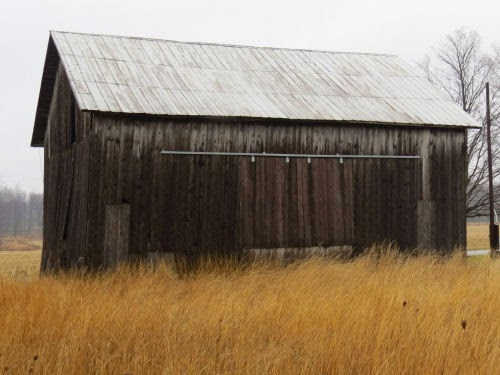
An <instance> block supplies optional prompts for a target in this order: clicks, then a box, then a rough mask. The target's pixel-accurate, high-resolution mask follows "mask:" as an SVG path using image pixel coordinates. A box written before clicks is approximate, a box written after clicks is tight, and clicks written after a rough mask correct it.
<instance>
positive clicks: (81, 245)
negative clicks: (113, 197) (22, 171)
mask: <svg viewBox="0 0 500 375" xmlns="http://www.w3.org/2000/svg"><path fill="white" fill-rule="evenodd" d="M91 129H92V115H91V114H90V113H83V112H80V110H79V109H78V106H77V104H76V103H75V100H74V97H73V95H72V92H71V88H70V86H69V82H68V80H67V78H66V74H65V73H64V71H63V69H62V68H61V66H59V68H58V72H57V77H56V83H55V88H54V95H53V97H52V103H51V109H50V112H49V117H48V121H47V129H46V135H45V145H44V151H45V157H44V160H45V161H44V164H45V168H44V234H43V252H42V264H41V269H42V270H49V269H54V268H59V267H69V266H72V265H76V264H77V263H78V261H79V259H81V258H83V259H84V258H85V257H87V251H88V245H89V243H88V236H87V225H88V220H87V205H88V201H89V198H91V194H89V190H88V183H89V179H88V176H89V155H90V142H89V138H88V136H89V134H90V132H91Z"/></svg>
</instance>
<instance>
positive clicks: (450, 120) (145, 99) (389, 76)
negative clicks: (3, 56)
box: [35, 31, 478, 128]
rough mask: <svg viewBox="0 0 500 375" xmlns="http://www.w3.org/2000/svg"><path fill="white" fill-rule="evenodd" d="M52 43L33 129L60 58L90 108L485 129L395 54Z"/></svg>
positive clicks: (127, 40)
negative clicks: (54, 61) (53, 61)
mask: <svg viewBox="0 0 500 375" xmlns="http://www.w3.org/2000/svg"><path fill="white" fill-rule="evenodd" d="M50 36H51V37H50V40H49V48H48V52H47V61H46V67H45V71H44V77H46V76H49V78H44V79H42V88H41V91H40V98H39V108H38V110H37V120H36V121H35V127H36V126H37V125H38V124H37V121H41V122H43V121H44V120H46V116H44V115H43V114H44V113H48V109H49V108H48V107H47V106H48V105H50V104H47V103H50V98H49V99H47V98H45V100H43V99H44V98H42V96H50V97H51V95H52V91H51V90H52V89H53V80H52V81H51V80H50V76H51V75H50V74H46V73H50V70H51V69H52V71H53V68H50V66H49V67H47V65H48V64H49V63H51V59H49V55H51V56H52V55H53V54H54V51H55V52H57V55H58V57H59V59H60V61H61V62H62V65H63V67H64V69H65V71H66V73H67V75H68V78H69V81H70V84H71V87H72V89H73V92H74V94H75V97H76V100H77V103H78V105H79V107H80V109H81V110H84V111H99V112H111V113H130V114H151V115H172V116H217V117H248V118H272V119H295V120H323V121H325V120H326V121H347V122H370V123H384V124H407V125H439V126H466V127H477V126H478V123H477V122H476V121H475V120H474V119H472V118H471V117H470V116H468V115H467V114H466V113H464V112H463V111H462V110H461V108H459V107H458V106H457V105H455V104H454V103H453V102H452V101H451V100H450V98H449V97H448V96H447V95H446V94H445V93H443V92H442V91H440V90H439V89H438V88H437V87H435V86H434V85H432V84H431V83H430V82H429V81H428V80H427V79H425V78H424V77H423V76H422V75H421V74H420V73H419V71H418V70H417V69H415V68H414V67H412V66H411V65H409V64H407V63H406V62H405V61H403V60H402V59H400V58H399V57H397V56H393V55H379V54H363V53H336V52H326V51H311V50H294V49H281V48H265V47H249V46H234V45H222V44H208V43H186V42H176V41H168V40H156V39H145V38H133V37H121V36H108V35H91V34H78V33H68V32H54V31H53V32H51V33H50ZM51 50H52V51H51ZM52 60H53V58H52ZM52 65H53V64H52ZM46 71H49V72H46ZM52 75H53V74H52ZM40 106H41V107H42V108H40ZM38 112H40V113H41V115H40V116H38V114H39V113H38ZM40 126H43V128H45V124H41V125H40Z"/></svg>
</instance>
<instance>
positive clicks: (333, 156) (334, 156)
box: [160, 150, 420, 163]
mask: <svg viewBox="0 0 500 375" xmlns="http://www.w3.org/2000/svg"><path fill="white" fill-rule="evenodd" d="M160 153H161V154H163V155H189V156H197V155H198V156H245V157H250V158H252V161H255V158H262V157H266V158H284V159H285V160H286V162H287V163H288V162H289V161H290V159H291V158H293V159H307V162H308V163H310V162H311V159H340V162H341V163H342V162H343V160H344V159H420V156H419V155H362V154H359V155H349V154H344V155H340V154H331V155H322V154H273V153H265V152H262V153H253V152H211V151H167V150H162V151H160Z"/></svg>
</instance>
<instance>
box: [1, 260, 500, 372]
mask: <svg viewBox="0 0 500 375" xmlns="http://www.w3.org/2000/svg"><path fill="white" fill-rule="evenodd" d="M499 288H500V266H499V265H498V264H497V262H495V261H490V260H489V258H488V257H485V258H483V259H474V260H467V259H464V258H463V257H462V256H459V255H457V256H454V257H451V258H449V259H442V258H436V257H433V256H422V257H418V258H415V257H414V258H404V257H401V256H399V255H397V254H395V253H391V252H388V253H385V254H382V255H380V254H378V255H374V254H371V255H367V256H364V257H361V258H358V259H356V260H354V261H351V262H340V261H327V260H324V259H310V260H308V261H305V262H299V263H295V264H291V265H288V266H279V265H269V264H268V265H265V264H263V265H255V266H251V267H248V268H246V269H238V268H231V267H226V268H225V267H220V268H215V269H214V268H213V267H207V269H206V270H201V271H199V272H198V273H196V274H193V275H190V276H184V277H180V276H178V275H176V274H175V273H173V272H172V271H171V270H170V269H169V267H168V266H167V265H160V266H159V267H156V268H155V269H148V268H143V269H135V270H133V269H130V268H121V269H119V270H117V271H115V272H110V273H106V274H101V275H97V276H96V275H94V276H87V277H82V276H81V275H71V274H68V275H60V276H51V277H41V278H39V279H32V280H26V279H21V280H19V279H16V278H14V277H11V276H7V277H5V276H4V277H1V278H0V372H3V373H6V374H27V373H39V374H89V373H90V374H241V373H244V374H342V373H349V374H366V373H370V374H372V373H373V374H406V373H421V374H443V373H444V374H474V373H478V374H493V373H498V368H499V366H500V318H499V313H500V289H499Z"/></svg>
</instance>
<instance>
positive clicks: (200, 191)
mask: <svg viewBox="0 0 500 375" xmlns="http://www.w3.org/2000/svg"><path fill="white" fill-rule="evenodd" d="M72 129H74V130H72ZM465 132H466V130H464V129H452V128H448V129H443V128H437V127H428V128H424V127H401V126H395V125H393V126H375V125H369V124H366V125H361V124H357V125H356V124H340V123H338V124H326V123H324V124H320V123H313V122H291V121H289V122H279V121H273V122H269V121H260V122H259V121H253V122H250V121H226V120H223V119H220V120H210V121H209V120H202V119H194V118H192V119H166V118H151V117H144V116H143V117H140V116H136V117H132V116H125V115H105V114H91V113H88V112H80V111H79V109H78V106H77V104H76V103H75V101H74V98H73V96H72V94H71V90H70V87H69V83H68V81H67V79H66V76H65V74H64V72H63V71H62V70H61V69H59V71H58V75H57V81H56V85H55V90H54V96H53V100H52V104H51V110H50V115H49V120H48V126H47V131H46V137H45V193H46V194H45V202H44V204H45V213H44V224H45V226H44V251H43V257H42V258H43V259H42V269H52V268H57V267H69V266H72V265H78V264H82V263H86V264H89V265H91V266H94V267H99V266H102V265H110V259H111V258H110V257H109V254H105V238H106V211H107V210H108V213H109V212H110V211H109V210H110V209H112V207H113V206H115V205H121V206H123V207H126V210H127V216H128V215H129V226H128V231H129V232H128V233H123V231H125V232H126V228H122V227H123V225H121V226H120V228H117V230H120V233H108V237H107V238H109V239H113V238H120V239H123V238H128V254H122V253H120V256H119V257H113V259H115V258H116V259H118V258H120V259H124V258H127V257H129V258H132V259H133V258H136V257H139V258H147V256H148V253H149V254H151V253H153V254H154V253H156V252H166V253H182V254H186V255H188V256H195V255H196V254H201V253H206V252H222V253H229V252H233V251H237V250H239V249H255V248H284V247H285V248H290V247H311V246H317V245H322V246H339V245H352V246H353V247H354V248H355V249H358V250H359V249H362V248H363V247H366V246H369V245H370V244H372V243H377V242H381V241H384V240H389V241H395V242H397V243H398V244H399V245H400V246H401V247H402V248H405V249H406V248H408V249H413V248H418V247H420V248H434V249H439V250H442V251H449V250H451V249H452V248H454V247H464V246H465V185H464V184H465V173H466V168H465V136H466V135H465ZM163 149H165V150H179V151H225V152H259V153H260V152H264V151H265V152H268V153H312V154H336V153H339V154H367V155H369V154H383V155H420V156H421V157H422V158H421V159H420V160H395V159H392V160H387V159H381V160H374V159H357V160H352V159H345V160H343V163H340V162H339V161H338V160H326V159H323V160H315V159H313V160H312V162H311V163H310V164H309V163H307V160H304V159H290V162H289V163H286V162H285V160H284V159H275V158H257V160H256V161H255V162H253V163H252V161H251V159H250V158H248V157H223V156H217V157H215V156H173V155H161V154H160V151H161V150H163ZM128 210H129V211H128ZM108 216H109V215H108ZM120 222H121V221H120ZM111 226H112V225H110V224H109V218H108V225H107V227H108V231H109V230H112V229H109V228H111ZM117 236H118V237H117ZM110 243H114V242H113V241H111V240H110Z"/></svg>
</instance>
